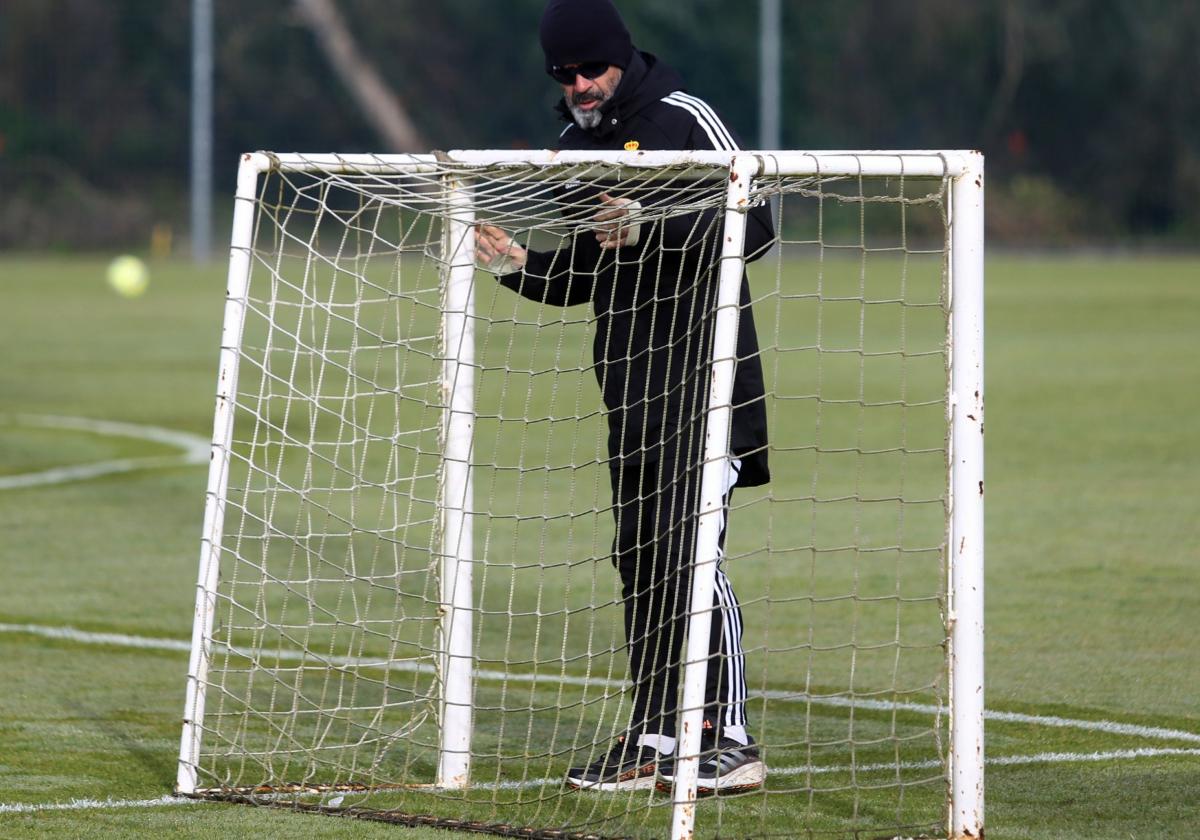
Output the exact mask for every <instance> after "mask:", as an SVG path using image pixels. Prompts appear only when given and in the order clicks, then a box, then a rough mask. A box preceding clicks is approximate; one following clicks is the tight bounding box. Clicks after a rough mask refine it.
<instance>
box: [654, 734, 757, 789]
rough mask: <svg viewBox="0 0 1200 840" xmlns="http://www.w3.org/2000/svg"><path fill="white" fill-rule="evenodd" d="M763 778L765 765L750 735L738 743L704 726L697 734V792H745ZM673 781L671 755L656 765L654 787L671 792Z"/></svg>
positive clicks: (673, 772) (673, 765) (673, 767)
mask: <svg viewBox="0 0 1200 840" xmlns="http://www.w3.org/2000/svg"><path fill="white" fill-rule="evenodd" d="M766 780H767V765H766V764H764V763H763V760H762V756H761V755H759V752H758V747H756V746H755V745H754V739H753V738H751V739H750V743H749V744H742V743H740V742H738V741H735V740H733V739H732V738H724V737H721V738H718V737H716V736H715V735H713V734H711V730H706V731H705V732H703V733H702V734H701V736H700V773H699V778H698V780H697V783H696V795H697V796H712V795H713V794H718V793H746V792H747V791H751V790H758V789H759V788H760V787H762V786H763V782H765V781H766ZM674 784H675V759H674V758H672V759H669V760H667V761H664V762H662V763H661V764H660V765H659V768H658V785H657V787H658V789H659V790H660V791H662V792H663V793H671V791H672V788H673V786H674Z"/></svg>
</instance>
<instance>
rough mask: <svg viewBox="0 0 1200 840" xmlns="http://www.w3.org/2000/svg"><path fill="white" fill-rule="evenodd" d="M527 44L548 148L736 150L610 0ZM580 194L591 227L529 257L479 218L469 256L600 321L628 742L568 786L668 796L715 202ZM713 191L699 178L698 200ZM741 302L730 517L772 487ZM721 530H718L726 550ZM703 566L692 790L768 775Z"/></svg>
mask: <svg viewBox="0 0 1200 840" xmlns="http://www.w3.org/2000/svg"><path fill="white" fill-rule="evenodd" d="M540 34H541V41H542V47H543V50H544V52H545V54H546V66H547V70H548V72H549V73H550V75H551V76H553V77H554V78H555V80H556V81H558V82H559V83H560V84H561V85H562V88H563V97H564V98H563V102H562V103H560V105H559V110H560V113H561V115H562V116H563V119H564V120H566V121H567V122H568V123H569V124H568V125H567V127H566V128H565V129H564V130H563V132H562V135H561V136H560V138H559V148H560V149H584V150H621V149H631V148H637V149H642V150H653V149H681V150H697V149H716V150H722V151H728V152H730V153H731V155H730V157H732V152H734V151H736V150H737V149H738V145H737V141H736V138H735V135H734V134H733V132H732V131H731V130H730V129H729V128H728V127H727V126H726V125H725V124H724V123H723V122H722V121H721V119H720V118H719V117H718V116H717V114H716V112H715V111H714V110H713V109H712V108H711V107H710V106H709V105H708V104H707V103H705V102H704V101H703V100H701V99H698V98H696V97H694V96H691V95H690V94H687V93H686V92H684V89H683V82H682V80H681V79H680V77H679V76H678V75H677V74H676V73H675V71H673V70H671V69H670V68H669V67H667V66H666V65H664V64H663V63H662V62H661V61H659V60H658V59H657V58H655V57H654V56H653V55H650V54H649V53H645V52H641V51H638V50H636V49H634V47H633V45H632V42H631V39H630V36H629V32H628V31H627V30H626V28H625V25H624V23H623V22H622V20H621V18H620V15H619V14H618V13H617V11H616V9H615V8H614V7H613V6H612V3H611V0H550V2H549V3H548V4H547V6H546V10H545V12H544V14H543V17H542V23H541V33H540ZM585 189H586V188H581V187H578V186H575V187H570V186H568V187H564V188H563V189H562V190H561V191H560V196H561V197H562V200H563V201H564V202H570V204H571V206H572V207H573V208H575V207H578V206H579V205H580V204H581V203H582V204H585V205H590V206H593V207H594V208H595V212H594V214H593V215H592V223H589V225H587V226H583V227H581V229H580V230H579V232H577V233H576V234H575V235H574V236H572V237H571V239H570V241H569V242H568V243H566V244H564V245H563V246H562V247H560V248H558V249H557V250H554V251H533V250H526V249H525V248H523V247H521V246H520V245H518V244H517V243H516V242H515V241H514V240H512V239H511V237H509V235H508V234H507V233H506V232H504V231H502V230H500V229H499V228H496V227H493V226H489V225H482V226H480V228H479V230H478V231H477V235H476V240H477V254H478V256H479V258H480V260H481V262H483V263H484V264H486V265H495V266H496V268H495V269H494V270H499V271H506V272H507V273H504V274H501V275H500V276H499V280H500V282H501V283H502V284H503V285H504V286H506V287H508V288H510V289H512V290H513V291H515V292H517V293H519V294H521V295H523V296H524V297H527V298H530V299H532V300H536V301H540V302H543V303H546V304H549V305H555V306H572V305H576V304H582V303H590V304H591V306H592V309H593V312H594V314H595V319H596V320H595V341H594V346H593V353H594V360H595V373H596V377H597V380H598V383H599V385H600V389H601V393H602V395H603V399H604V405H605V408H606V409H607V412H606V416H607V420H608V430H609V431H608V451H609V457H610V461H609V463H610V475H611V479H612V489H613V514H614V518H615V520H616V535H615V538H614V541H613V563H614V565H615V566H616V567H617V569H618V571H619V573H620V576H621V582H622V595H623V603H624V608H625V633H626V639H627V642H628V646H629V658H630V671H631V675H632V679H633V714H632V720H631V724H630V727H629V730H628V733H627V734H626V735H625V736H622V737H621V738H619V739H618V740H617V742H616V743H615V744H614V745H613V747H612V749H611V750H609V751H608V752H607V754H605V755H602V756H600V757H599V758H598V759H597V760H596V761H594V762H593V763H592V764H591V765H589V766H587V767H579V768H575V769H572V770H571V771H570V772H569V773H568V774H567V784H568V785H570V786H572V787H575V788H586V789H593V790H622V789H632V788H643V787H649V786H653V785H654V784H655V783H656V782H658V783H659V784H663V785H664V786H665V785H666V784H669V783H670V781H671V779H672V777H673V767H674V763H673V761H672V760H671V756H672V755H673V754H674V750H675V737H674V736H675V719H676V715H677V711H678V701H677V694H678V691H679V677H680V675H681V671H682V668H681V665H680V660H681V650H682V644H683V639H684V635H685V633H686V627H687V614H688V598H689V595H690V590H691V569H692V562H693V553H694V550H695V535H696V516H697V509H698V502H699V492H700V488H699V482H700V464H701V463H702V460H703V440H704V417H705V409H706V406H707V396H708V388H707V386H708V383H709V368H710V364H709V359H710V354H711V339H712V323H713V319H712V313H713V309H714V305H715V298H716V292H717V273H718V271H717V269H718V265H719V256H720V254H719V247H720V241H721V240H720V232H721V229H722V217H723V213H724V208H723V206H722V205H723V202H720V203H719V204H717V205H713V204H712V203H711V202H710V205H709V206H710V207H711V208H712V209H707V210H703V211H696V212H681V211H678V210H676V211H675V212H672V210H671V205H672V204H674V205H676V206H678V204H679V203H680V200H681V198H680V194H679V191H678V190H677V191H676V192H675V193H674V195H671V194H667V193H666V192H665V191H664V190H662V189H661V188H656V187H655V186H654V185H653V183H651V182H641V184H640V186H636V187H632V188H631V187H628V186H627V187H626V188H625V192H623V193H622V194H621V195H616V194H609V193H608V192H606V191H604V188H603V187H598V188H594V189H593V190H592V192H591V193H588V192H585V191H583V190H585ZM718 189H719V188H718ZM713 190H714V187H713V186H712V184H711V182H710V183H709V184H708V186H707V188H706V194H707V195H708V196H711V195H712V194H713ZM719 191H720V193H721V194H722V195H723V190H719ZM593 202H594V203H593ZM773 239H774V231H773V228H772V224H771V217H770V210H769V206H767V205H765V204H763V205H760V206H756V207H753V208H751V209H750V210H749V212H748V218H747V225H746V245H745V253H746V255H747V258H748V259H754V258H756V257H758V256H761V254H762V253H763V252H764V251H765V250H766V249H767V247H769V245H770V244H771V243H772V241H773ZM514 268H515V269H518V270H513V269H514ZM741 307H742V308H741V312H740V320H739V327H738V340H737V367H736V374H735V378H734V386H733V418H732V424H731V434H730V443H729V445H730V450H729V451H730V454H731V456H732V457H731V459H730V468H729V470H728V475H727V480H726V482H725V491H726V510H728V494H730V493H732V490H733V487H734V486H735V485H736V486H755V485H761V484H765V483H766V482H767V481H768V480H769V477H770V475H769V472H768V469H767V423H766V411H765V407H764V405H763V399H764V396H763V394H764V389H763V376H762V366H761V363H760V361H759V358H758V338H757V335H756V332H755V328H754V318H753V315H752V313H751V309H750V290H749V285H748V283H747V281H746V278H745V276H744V275H743V277H742V285H741ZM724 536H725V534H724V527H722V531H721V543H722V545H723V544H724ZM705 568H709V567H705ZM714 574H715V575H716V580H715V581H714V583H715V595H714V603H713V605H712V609H713V616H712V635H711V645H710V651H711V658H710V660H709V667H708V685H707V687H706V707H705V721H704V733H703V735H704V737H703V738H702V754H701V769H700V789H701V791H702V792H705V793H711V792H716V791H719V790H720V791H729V790H746V789H750V788H754V787H757V786H759V785H761V784H762V781H763V778H764V777H765V773H766V768H765V766H764V765H763V763H762V761H761V758H760V756H759V754H758V751H757V749H756V748H755V747H754V746H753V740H752V739H751V738H750V736H749V733H748V731H747V725H746V717H745V705H746V682H745V673H744V669H745V668H744V666H745V656H744V654H743V652H742V647H741V626H742V624H741V619H742V616H741V610H740V608H739V606H738V602H737V599H736V596H735V595H734V593H733V587H732V585H731V584H730V582H729V579H728V577H726V575H725V572H724V570H723V569H722V568H721V566H720V564H719V563H718V564H717V565H716V569H715V572H714Z"/></svg>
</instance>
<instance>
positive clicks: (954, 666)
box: [177, 151, 984, 840]
mask: <svg viewBox="0 0 1200 840" xmlns="http://www.w3.org/2000/svg"><path fill="white" fill-rule="evenodd" d="M446 162H450V163H453V164H458V165H460V166H466V167H470V166H487V167H497V166H506V165H513V166H525V167H528V166H535V167H547V168H562V167H569V166H573V165H585V164H596V163H603V164H607V165H613V166H618V167H632V168H637V169H647V170H650V169H654V168H667V167H679V166H683V165H690V164H701V165H709V166H714V165H715V166H720V167H723V168H724V169H725V171H727V172H728V180H727V190H726V204H725V208H726V209H725V214H724V228H723V230H724V239H723V242H722V253H721V269H720V275H719V281H718V293H717V295H718V297H717V308H716V324H715V337H714V340H713V347H712V365H713V367H712V377H711V385H710V389H709V400H708V412H707V432H706V439H705V451H704V459H705V460H704V468H703V475H702V483H701V491H700V492H701V497H700V505H701V506H700V512H699V513H700V516H699V520H698V530H697V545H696V557H695V564H696V566H701V565H703V564H710V565H711V564H713V563H715V562H717V559H718V557H719V553H720V549H719V539H720V528H721V514H722V507H723V504H724V500H723V486H722V478H723V475H724V471H725V468H726V460H727V459H728V458H729V457H730V456H729V455H728V452H727V441H728V435H729V423H730V415H731V412H732V409H731V405H730V403H731V394H732V387H733V374H734V366H735V362H736V356H737V354H736V342H737V329H738V294H739V284H740V282H741V277H742V272H743V270H744V266H745V256H744V254H743V246H744V236H745V219H746V217H745V212H744V211H745V207H746V205H747V204H748V201H749V195H750V189H751V184H752V183H753V181H754V179H756V178H770V177H775V176H820V177H836V176H844V177H851V178H854V177H889V176H894V177H938V178H947V179H948V180H949V181H950V188H949V191H948V192H949V204H948V224H949V236H948V248H949V256H948V260H949V264H948V267H947V268H948V273H949V284H948V285H949V300H948V312H949V319H950V325H949V330H948V336H947V340H948V347H947V352H948V355H949V358H950V360H951V364H950V374H949V377H948V393H947V401H946V404H947V412H948V418H947V419H948V422H949V427H950V439H949V465H950V468H949V476H948V481H947V487H946V494H947V506H948V510H949V525H948V529H947V534H946V548H945V551H946V555H947V557H946V564H947V570H948V580H947V581H946V591H945V597H946V604H947V615H946V624H947V638H948V642H949V650H948V652H947V654H948V671H949V680H950V686H949V713H950V723H949V733H950V745H949V750H948V753H949V758H950V762H949V770H948V778H947V785H948V788H949V808H948V815H947V825H946V828H947V832H948V835H949V837H951V838H967V837H979V836H982V834H983V826H984V787H983V779H984V699H983V582H984V579H983V560H984V546H983V508H984V499H983V428H984V416H983V406H984V398H983V393H984V390H983V277H984V268H983V253H984V248H983V241H984V233H983V194H984V189H983V156H982V154H980V153H979V152H977V151H869V152H851V151H844V152H838V151H833V152H804V151H778V152H776V151H772V152H737V153H734V154H732V155H731V153H729V152H665V151H664V152H653V151H652V152H640V151H639V152H610V153H597V152H557V153H556V152H549V151H532V152H513V151H455V152H450V153H448V154H438V155H344V156H343V155H268V154H264V153H253V154H246V155H244V156H243V157H242V159H241V165H240V168H239V171H238V179H237V199H236V205H235V210H234V218H233V235H232V243H231V248H230V261H229V274H228V296H227V300H226V306H225V314H224V325H223V328H222V336H221V353H220V370H219V373H218V388H217V395H216V408H215V420H214V428H213V439H212V453H211V459H210V467H209V475H208V486H207V492H206V501H205V512H204V524H203V536H202V543H201V554H200V571H199V577H198V582H197V588H196V599H195V614H194V624H193V633H192V649H191V656H190V660H189V665H188V683H187V697H186V703H185V710H184V723H183V732H182V737H181V742H180V752H179V765H178V777H177V790H178V792H179V793H181V794H185V795H188V794H195V793H197V790H198V765H197V762H198V756H199V753H200V738H201V733H202V728H203V727H202V724H203V719H204V711H205V694H206V687H207V674H208V668H209V663H210V660H211V657H212V655H213V642H212V638H213V621H214V611H215V608H216V603H217V585H218V561H219V557H220V553H221V548H220V547H221V541H222V534H223V527H224V514H225V504H226V502H225V499H226V487H227V482H228V476H229V462H230V447H231V443H232V439H233V419H234V400H235V397H236V394H237V376H238V347H239V345H240V343H241V339H242V331H243V326H244V323H245V315H246V305H247V302H246V300H247V294H248V284H249V277H250V268H251V251H252V247H253V237H254V226H255V206H256V199H257V188H258V184H259V179H260V177H261V176H262V175H263V173H266V172H269V171H272V170H275V169H283V170H288V171H313V172H316V171H321V172H336V171H347V172H349V171H353V172H357V173H370V172H372V171H377V172H413V173H430V174H432V173H443V174H444V171H445V170H444V166H443V164H444V163H446ZM449 177H450V178H452V179H453V178H458V177H459V175H451V176H449ZM445 186H446V188H447V191H446V192H445V195H447V196H449V199H448V202H447V203H448V205H449V206H448V208H447V212H448V214H449V218H450V222H449V224H447V225H446V233H445V236H446V242H447V243H448V247H447V249H446V253H447V254H448V255H449V258H448V260H447V264H448V265H447V270H446V272H445V276H444V279H443V282H444V289H443V313H442V317H443V330H444V334H445V336H446V348H447V355H448V356H452V357H451V358H449V359H447V360H446V361H445V362H444V365H443V383H442V396H443V405H444V406H445V408H444V414H443V420H442V424H443V426H442V428H443V434H444V441H445V447H446V448H445V451H444V454H443V458H444V460H445V461H446V472H445V476H446V477H445V482H444V487H442V488H440V491H439V499H438V502H439V508H440V527H441V529H442V534H443V536H444V539H445V542H444V545H445V546H446V547H447V548H446V551H445V555H446V556H444V557H443V560H442V563H443V566H442V576H441V577H442V589H441V595H440V598H441V614H442V615H441V653H440V656H441V661H440V663H439V670H440V671H441V673H442V676H443V679H442V682H441V686H442V696H441V698H440V701H441V708H442V721H443V727H442V731H441V733H440V738H441V742H440V743H441V748H440V753H439V760H438V769H437V779H436V785H437V786H439V787H442V788H449V789H454V788H462V787H465V786H467V785H468V783H469V777H470V762H469V759H470V739H471V726H472V709H471V698H472V696H473V683H472V681H473V679H474V677H473V655H472V616H473V609H474V607H473V603H472V581H471V569H472V566H473V559H472V558H473V551H474V549H473V546H472V539H471V529H470V528H469V527H466V524H465V523H467V522H468V521H469V520H468V516H469V514H470V512H471V509H472V487H471V471H470V462H471V452H472V430H473V422H474V421H473V406H472V395H473V392H474V381H473V372H474V367H473V355H472V354H473V352H474V351H473V348H474V339H473V332H472V330H473V327H472V315H473V306H474V302H473V297H472V278H473V275H474V271H475V267H474V238H473V237H472V236H469V235H466V234H467V233H468V232H469V228H470V226H471V225H472V224H473V222H474V218H473V209H472V207H471V203H470V202H471V199H470V195H469V191H467V190H466V189H464V188H463V186H462V184H461V183H460V182H458V181H454V182H450V181H449V180H448V181H447V183H446V184H445ZM691 586H692V594H691V603H692V604H707V603H711V602H712V599H713V591H712V590H713V586H714V575H711V574H708V575H706V574H694V575H693V576H692V584H691ZM710 621H711V612H710V611H708V610H694V611H693V613H692V615H691V620H690V626H689V631H688V634H687V642H686V657H687V658H686V660H685V662H686V665H685V671H684V676H683V680H682V683H683V698H682V703H681V709H682V710H683V711H682V720H681V726H680V729H679V732H680V746H679V750H678V755H679V756H680V758H679V760H678V764H677V770H676V781H675V789H674V794H673V801H674V802H675V803H676V804H675V805H674V810H673V817H672V838H675V839H676V840H678V839H679V838H690V837H692V836H693V831H694V826H695V818H696V810H695V802H696V790H697V775H698V770H699V758H698V755H699V752H700V736H701V722H702V715H703V707H704V685H705V675H706V669H707V666H708V656H707V652H708V637H709V625H710Z"/></svg>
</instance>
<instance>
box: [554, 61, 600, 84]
mask: <svg viewBox="0 0 1200 840" xmlns="http://www.w3.org/2000/svg"><path fill="white" fill-rule="evenodd" d="M607 71H608V62H606V61H586V62H584V63H583V64H572V65H570V66H567V67H560V66H559V65H557V64H555V65H554V66H553V67H551V68H550V77H551V78H552V79H554V81H556V82H558V83H559V84H560V85H573V84H575V77H576V76H583V78H585V79H587V80H588V81H591V80H592V79H596V78H599V77H600V76H603V75H604V74H605V73H606V72H607Z"/></svg>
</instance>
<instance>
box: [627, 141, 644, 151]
mask: <svg viewBox="0 0 1200 840" xmlns="http://www.w3.org/2000/svg"><path fill="white" fill-rule="evenodd" d="M640 145H641V144H640V143H638V141H636V140H626V141H625V151H627V152H636V151H637V150H638V147H639V146H640Z"/></svg>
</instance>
